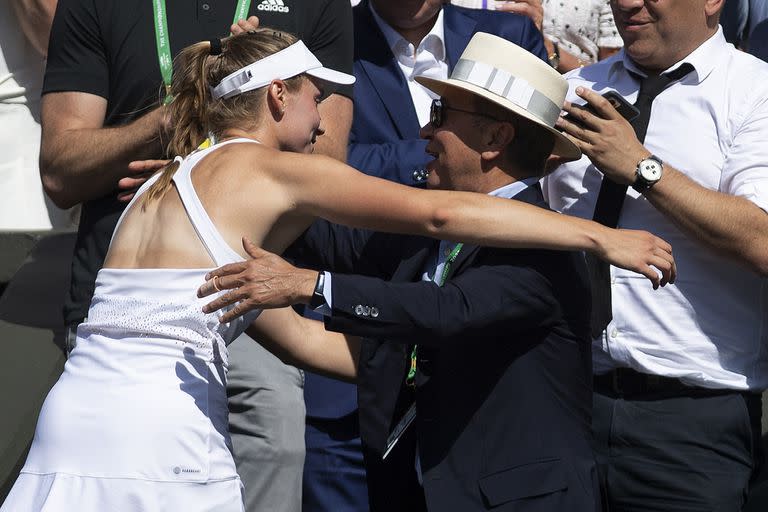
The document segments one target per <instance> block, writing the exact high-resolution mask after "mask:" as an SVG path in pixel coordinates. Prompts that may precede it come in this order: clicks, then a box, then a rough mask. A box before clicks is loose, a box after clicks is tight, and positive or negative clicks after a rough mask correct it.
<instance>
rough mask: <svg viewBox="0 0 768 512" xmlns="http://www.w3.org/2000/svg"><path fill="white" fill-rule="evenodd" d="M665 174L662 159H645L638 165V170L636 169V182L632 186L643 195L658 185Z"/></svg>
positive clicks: (652, 157)
mask: <svg viewBox="0 0 768 512" xmlns="http://www.w3.org/2000/svg"><path fill="white" fill-rule="evenodd" d="M663 174H664V164H663V163H662V161H661V158H659V157H657V156H656V155H651V156H649V157H648V158H643V159H642V160H640V161H639V162H638V163H637V169H635V182H634V183H633V184H632V188H634V189H635V190H637V191H638V192H640V193H641V194H642V193H643V192H645V191H647V190H648V189H649V188H651V187H652V186H654V185H655V184H656V183H658V181H659V180H660V179H661V176H662V175H663Z"/></svg>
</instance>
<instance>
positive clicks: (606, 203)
mask: <svg viewBox="0 0 768 512" xmlns="http://www.w3.org/2000/svg"><path fill="white" fill-rule="evenodd" d="M691 71H693V66H692V65H690V64H688V63H685V64H683V65H682V66H680V67H679V68H677V69H676V70H674V71H672V72H670V73H667V74H664V75H655V76H648V77H641V78H640V92H639V93H638V95H637V101H635V107H637V109H638V110H639V111H640V114H639V115H638V116H637V117H636V118H635V119H634V120H633V121H632V123H631V124H632V128H634V129H635V134H636V135H637V139H638V140H639V141H640V142H643V141H644V140H645V132H646V131H647V130H648V121H649V120H650V118H651V107H652V105H653V100H654V98H656V96H658V95H659V94H660V93H661V91H663V90H664V89H666V88H667V87H669V85H670V84H672V82H676V81H678V80H680V79H681V78H683V77H684V76H685V75H687V74H688V73H690V72H691ZM626 195H627V185H619V184H618V183H616V182H614V181H612V180H610V179H608V178H607V177H605V176H604V177H603V182H602V184H601V185H600V193H599V194H598V196H597V203H596V204H595V214H594V215H593V217H592V220H594V221H595V222H599V223H600V224H603V225H605V226H608V227H610V228H615V227H616V226H618V224H619V215H620V214H621V207H622V205H623V204H624V198H625V197H626ZM587 269H588V270H589V279H590V284H591V285H592V318H591V324H592V338H593V339H594V338H597V337H598V336H600V333H602V332H603V329H605V327H606V326H607V325H608V322H610V321H611V319H612V318H613V313H612V310H611V273H610V267H609V265H608V263H606V262H605V261H603V260H601V259H600V258H598V257H596V256H593V255H592V254H590V253H587Z"/></svg>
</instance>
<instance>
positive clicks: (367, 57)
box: [347, 0, 547, 185]
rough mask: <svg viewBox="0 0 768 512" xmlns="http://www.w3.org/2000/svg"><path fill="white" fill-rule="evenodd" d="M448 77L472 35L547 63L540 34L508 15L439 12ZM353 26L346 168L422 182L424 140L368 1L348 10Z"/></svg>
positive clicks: (449, 8)
mask: <svg viewBox="0 0 768 512" xmlns="http://www.w3.org/2000/svg"><path fill="white" fill-rule="evenodd" d="M443 12H444V14H443V19H444V29H445V47H446V56H447V61H448V69H449V72H450V71H451V70H453V66H454V65H455V64H456V62H458V60H459V57H460V56H461V52H463V51H464V48H466V46H467V44H468V43H469V40H470V39H471V38H472V36H473V35H474V34H475V33H476V32H488V33H491V34H495V35H497V36H499V37H503V38H505V39H507V40H509V41H512V42H513V43H515V44H517V45H519V46H521V47H523V48H525V49H527V50H529V51H530V52H531V53H533V54H534V55H537V56H539V57H540V58H542V59H543V60H546V58H547V52H546V50H545V49H544V42H543V39H542V37H541V33H540V32H539V31H538V30H537V29H536V26H535V25H534V24H533V22H531V20H530V19H528V18H527V17H524V16H519V15H516V14H511V13H503V12H494V11H485V10H482V9H465V8H462V7H456V6H455V5H450V4H447V5H445V6H444V7H443ZM353 16H354V24H355V57H354V68H353V69H354V74H355V77H356V78H357V81H356V82H355V88H354V101H355V116H354V119H353V121H352V131H351V133H350V145H349V154H348V157H347V161H348V163H349V164H350V165H351V166H353V167H355V168H357V169H360V170H361V171H363V172H365V173H367V174H371V175H373V176H378V177H381V178H386V179H389V180H392V181H396V182H399V183H403V184H406V185H420V184H423V183H424V181H425V180H426V171H425V170H424V168H425V165H426V164H427V162H428V161H429V159H430V158H429V157H428V156H427V155H426V153H424V148H425V147H426V141H424V140H421V139H419V129H420V128H421V126H420V124H419V120H418V117H417V116H416V110H415V109H414V106H413V101H412V100H411V94H410V92H409V90H408V84H407V83H406V80H405V77H404V76H403V73H402V71H401V70H400V68H399V66H398V64H397V60H396V59H395V57H394V55H393V54H392V51H391V50H390V49H389V45H388V44H387V41H386V39H385V38H384V35H383V34H382V33H381V31H380V30H379V26H378V25H377V24H376V21H375V20H374V19H373V16H372V15H371V11H370V7H369V5H368V1H367V0H364V1H363V2H362V3H360V5H358V6H357V7H355V8H354V9H353Z"/></svg>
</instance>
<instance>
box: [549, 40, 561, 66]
mask: <svg viewBox="0 0 768 512" xmlns="http://www.w3.org/2000/svg"><path fill="white" fill-rule="evenodd" d="M547 60H548V61H549V65H550V66H552V68H553V69H557V67H558V66H559V65H560V46H558V44H557V43H556V42H554V41H553V42H552V55H549V56H548V57H547Z"/></svg>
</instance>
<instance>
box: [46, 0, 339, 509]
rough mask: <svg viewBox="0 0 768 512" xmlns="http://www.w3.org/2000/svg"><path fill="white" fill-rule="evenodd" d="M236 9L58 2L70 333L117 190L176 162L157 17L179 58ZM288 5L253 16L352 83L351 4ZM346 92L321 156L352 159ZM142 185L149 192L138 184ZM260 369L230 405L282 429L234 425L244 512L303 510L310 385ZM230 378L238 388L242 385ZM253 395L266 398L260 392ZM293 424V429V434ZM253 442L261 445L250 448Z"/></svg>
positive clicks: (261, 365)
mask: <svg viewBox="0 0 768 512" xmlns="http://www.w3.org/2000/svg"><path fill="white" fill-rule="evenodd" d="M153 4H155V5H153ZM237 4H238V3H237V2H236V1H235V0H221V1H218V2H212V1H210V0H202V1H200V2H188V1H185V0H165V1H163V0H153V1H152V2H150V1H147V0H144V1H140V0H119V1H118V0H101V1H99V2H94V1H92V0H60V2H59V5H58V9H57V12H56V16H55V19H54V23H53V28H52V31H51V40H50V51H49V55H48V64H47V69H46V75H45V83H44V86H43V95H44V96H43V100H42V130H43V135H42V144H41V174H42V178H43V185H44V188H45V190H46V192H47V194H48V195H49V196H50V197H51V199H53V201H54V202H55V203H56V204H57V205H58V206H60V207H70V206H73V205H75V204H80V203H82V205H83V208H82V218H81V221H80V229H79V232H78V237H77V245H76V248H75V254H74V260H73V264H72V282H71V286H70V291H69V294H68V296H67V297H66V301H65V308H64V309H65V310H64V315H65V321H66V323H67V324H68V325H70V326H77V324H79V323H80V322H82V321H83V320H84V318H85V317H86V315H87V313H88V307H89V304H90V300H91V296H92V295H93V289H94V283H95V278H96V273H97V272H98V270H99V268H101V266H102V263H103V261H104V257H105V255H106V251H107V248H108V246H109V241H110V238H111V236H112V231H113V230H114V227H115V224H116V222H117V219H118V217H119V216H120V214H121V212H122V211H123V209H124V208H125V204H126V203H125V202H124V201H120V200H118V190H117V188H118V181H119V180H121V179H123V178H126V177H131V176H135V175H136V173H137V172H141V171H142V170H145V168H141V169H139V168H136V167H129V163H130V162H131V161H134V160H145V159H161V158H164V157H165V156H167V155H164V154H163V144H164V143H165V142H167V137H166V132H167V130H168V129H169V121H168V120H167V119H166V118H165V111H164V109H163V108H162V107H157V105H158V98H159V92H160V86H161V84H162V80H161V73H160V65H159V60H158V59H159V57H158V51H157V46H156V38H155V21H154V20H155V19H156V17H155V16H154V15H153V7H155V6H159V7H160V8H162V10H166V11H167V32H168V37H169V41H170V48H171V54H172V55H176V53H178V52H179V51H180V50H181V49H182V48H184V47H185V46H188V45H190V44H192V43H195V42H197V41H201V40H205V39H211V38H216V37H222V36H225V35H227V33H228V32H229V27H230V24H231V23H232V21H233V19H234V17H235V10H236V6H237ZM262 4H264V5H262ZM282 4H283V6H282V7H283V8H282V9H278V10H274V9H272V10H269V9H265V8H264V6H266V5H269V2H259V1H258V0H256V1H254V2H252V3H251V5H250V8H249V11H248V13H247V14H248V15H257V16H259V18H260V23H261V25H262V26H270V27H274V28H276V29H279V30H285V31H287V32H292V33H294V34H296V35H297V36H298V37H300V38H301V39H303V40H304V41H305V43H306V44H307V46H308V47H309V48H310V50H312V51H313V52H314V53H315V55H317V57H318V58H319V59H320V60H321V62H323V64H324V65H326V66H328V67H331V68H335V69H340V70H343V71H347V72H351V61H352V34H351V14H350V5H349V2H348V1H347V0H311V1H303V0H283V2H282ZM337 92H338V93H339V94H333V95H331V97H329V98H328V99H327V100H325V101H324V102H323V103H322V104H321V105H320V111H321V115H322V118H323V125H324V126H323V127H324V129H325V130H326V135H325V136H324V137H322V138H321V139H320V140H319V141H318V144H317V145H316V148H315V150H316V151H319V152H322V153H325V154H329V155H331V156H334V157H336V158H339V159H345V156H346V143H347V137H348V132H349V126H350V123H351V116H352V102H351V100H350V99H349V98H350V96H351V90H340V91H337ZM171 156H172V155H171ZM136 177H138V178H139V179H138V180H137V182H138V181H141V176H140V175H139V176H136ZM256 199H257V198H254V200H256ZM236 344H237V346H236V345H235V344H233V345H232V346H231V347H230V350H231V351H233V350H234V351H237V350H241V349H242V350H244V351H249V350H251V349H252V348H253V347H259V346H258V345H257V344H256V343H252V342H251V343H248V342H247V341H245V340H240V341H239V342H236ZM238 347H241V348H240V349H239V348H238ZM253 357H256V358H260V357H263V356H262V353H261V352H259V353H252V352H248V353H247V354H244V355H243V354H237V355H235V356H233V357H232V360H234V361H238V360H244V359H246V358H248V359H251V358H253ZM269 357H272V356H271V355H270V356H269ZM250 362H252V361H250ZM256 367H257V368H258V369H259V375H257V376H255V377H260V378H261V380H262V381H264V380H266V381H267V382H269V383H270V385H269V386H260V385H259V384H258V383H254V382H246V381H241V382H239V383H237V385H236V386H235V388H234V390H230V391H231V392H230V395H234V396H233V397H232V398H233V400H234V401H236V402H237V401H238V399H240V402H238V403H237V404H236V405H235V407H232V406H231V409H233V410H236V411H243V410H244V411H246V412H248V411H250V412H253V411H256V412H259V411H261V412H262V413H263V411H265V410H266V411H267V413H268V414H265V415H264V416H265V417H269V418H276V419H277V420H276V421H278V423H272V424H269V425H258V424H255V425H254V424H253V422H254V420H255V421H256V422H258V421H259V420H260V419H262V418H260V417H257V418H254V417H253V414H251V415H250V416H243V417H239V416H237V415H234V416H233V417H232V418H230V421H231V423H232V426H233V430H234V431H233V434H234V435H233V443H234V447H235V458H236V460H237V463H238V471H239V472H240V473H241V477H242V478H243V482H244V484H245V487H246V493H245V495H246V506H247V509H248V510H270V511H277V510H286V511H287V510H291V511H298V510H299V509H300V498H299V496H300V494H299V490H300V488H301V487H300V486H301V470H302V463H303V457H304V446H303V443H304V439H303V424H304V417H303V402H302V396H301V387H300V383H301V375H300V374H299V372H298V371H297V370H295V369H293V368H290V367H285V366H284V365H282V363H279V364H278V362H277V360H276V359H274V360H271V361H261V360H260V361H258V364H256ZM233 370H234V371H232V372H231V377H232V376H236V374H238V371H237V369H236V368H233ZM269 372H278V375H274V374H268V375H267V373H269ZM240 373H241V374H242V375H246V374H251V373H253V372H251V371H245V370H243V371H241V372H240ZM235 380H236V379H231V380H230V382H231V383H234V381H235ZM254 388H257V389H258V388H261V389H260V390H259V392H258V393H255V392H254ZM265 388H266V389H267V390H269V391H265V390H264V389H265ZM270 393H272V394H270ZM286 396H289V397H291V398H290V399H285V397H286ZM244 397H247V398H244ZM248 399H250V400H251V401H250V402H249V403H247V404H246V403H245V402H246V401H247V400H248ZM257 405H258V407H257ZM286 425H291V428H292V429H293V430H290V429H288V430H287V433H286V429H284V428H283V427H284V426H286ZM252 429H257V431H255V432H254V430H252ZM241 434H242V436H241ZM254 435H255V436H256V437H254ZM253 442H260V443H261V444H258V445H257V446H253ZM239 453H242V454H243V456H239ZM264 477H266V478H264Z"/></svg>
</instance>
